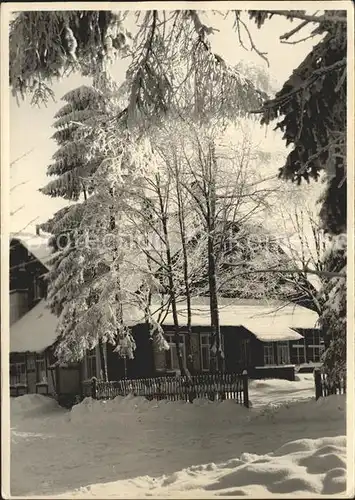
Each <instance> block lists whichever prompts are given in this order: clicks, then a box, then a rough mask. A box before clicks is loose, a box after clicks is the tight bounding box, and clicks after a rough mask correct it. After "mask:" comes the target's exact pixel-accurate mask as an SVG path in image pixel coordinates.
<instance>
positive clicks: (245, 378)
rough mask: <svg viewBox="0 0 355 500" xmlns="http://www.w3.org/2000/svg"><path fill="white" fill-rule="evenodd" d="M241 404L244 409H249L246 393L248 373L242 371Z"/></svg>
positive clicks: (247, 392) (247, 393)
mask: <svg viewBox="0 0 355 500" xmlns="http://www.w3.org/2000/svg"><path fill="white" fill-rule="evenodd" d="M242 378H243V404H244V406H245V407H246V408H249V391H248V372H247V371H246V370H243V374H242Z"/></svg>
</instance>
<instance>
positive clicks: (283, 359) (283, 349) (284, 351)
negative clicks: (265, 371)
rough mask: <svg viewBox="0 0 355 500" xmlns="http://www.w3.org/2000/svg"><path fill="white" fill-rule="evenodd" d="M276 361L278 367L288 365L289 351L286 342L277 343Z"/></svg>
mask: <svg viewBox="0 0 355 500" xmlns="http://www.w3.org/2000/svg"><path fill="white" fill-rule="evenodd" d="M277 361H278V364H279V365H288V364H289V363H290V349H289V343H288V342H287V341H285V342H278V343H277Z"/></svg>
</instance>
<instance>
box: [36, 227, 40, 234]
mask: <svg viewBox="0 0 355 500" xmlns="http://www.w3.org/2000/svg"><path fill="white" fill-rule="evenodd" d="M39 229H40V227H39V225H38V224H37V225H36V234H37V236H39Z"/></svg>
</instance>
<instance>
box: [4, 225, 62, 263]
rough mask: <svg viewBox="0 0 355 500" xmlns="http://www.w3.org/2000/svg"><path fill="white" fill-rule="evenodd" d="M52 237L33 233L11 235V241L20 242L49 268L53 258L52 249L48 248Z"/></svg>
mask: <svg viewBox="0 0 355 500" xmlns="http://www.w3.org/2000/svg"><path fill="white" fill-rule="evenodd" d="M49 237H50V235H48V234H40V235H37V234H32V233H25V232H19V233H11V234H10V241H11V240H18V241H20V242H21V243H22V245H23V246H24V247H25V248H27V250H28V251H29V252H30V253H31V254H32V255H34V256H35V257H36V259H38V260H39V261H40V262H41V263H42V264H43V265H44V266H45V267H47V268H49V266H48V261H49V260H50V259H51V257H52V251H53V250H52V248H51V247H49V246H48V241H49Z"/></svg>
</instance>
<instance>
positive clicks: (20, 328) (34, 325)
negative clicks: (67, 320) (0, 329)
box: [10, 300, 58, 352]
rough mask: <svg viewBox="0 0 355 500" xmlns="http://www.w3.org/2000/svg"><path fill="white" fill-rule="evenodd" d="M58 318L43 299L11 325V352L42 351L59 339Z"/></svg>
mask: <svg viewBox="0 0 355 500" xmlns="http://www.w3.org/2000/svg"><path fill="white" fill-rule="evenodd" d="M57 324H58V318H57V317H56V316H55V315H54V314H52V313H51V312H50V310H49V309H47V307H46V302H45V301H44V300H41V301H40V302H39V303H38V304H37V305H36V306H35V307H33V308H32V309H31V310H30V311H28V313H26V314H25V315H24V316H22V317H21V318H20V319H19V320H18V321H16V322H15V323H13V324H12V325H11V327H10V352H41V351H44V350H45V349H46V348H47V347H49V346H51V345H52V344H53V343H54V342H55V341H56V339H57V334H56V328H57Z"/></svg>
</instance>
